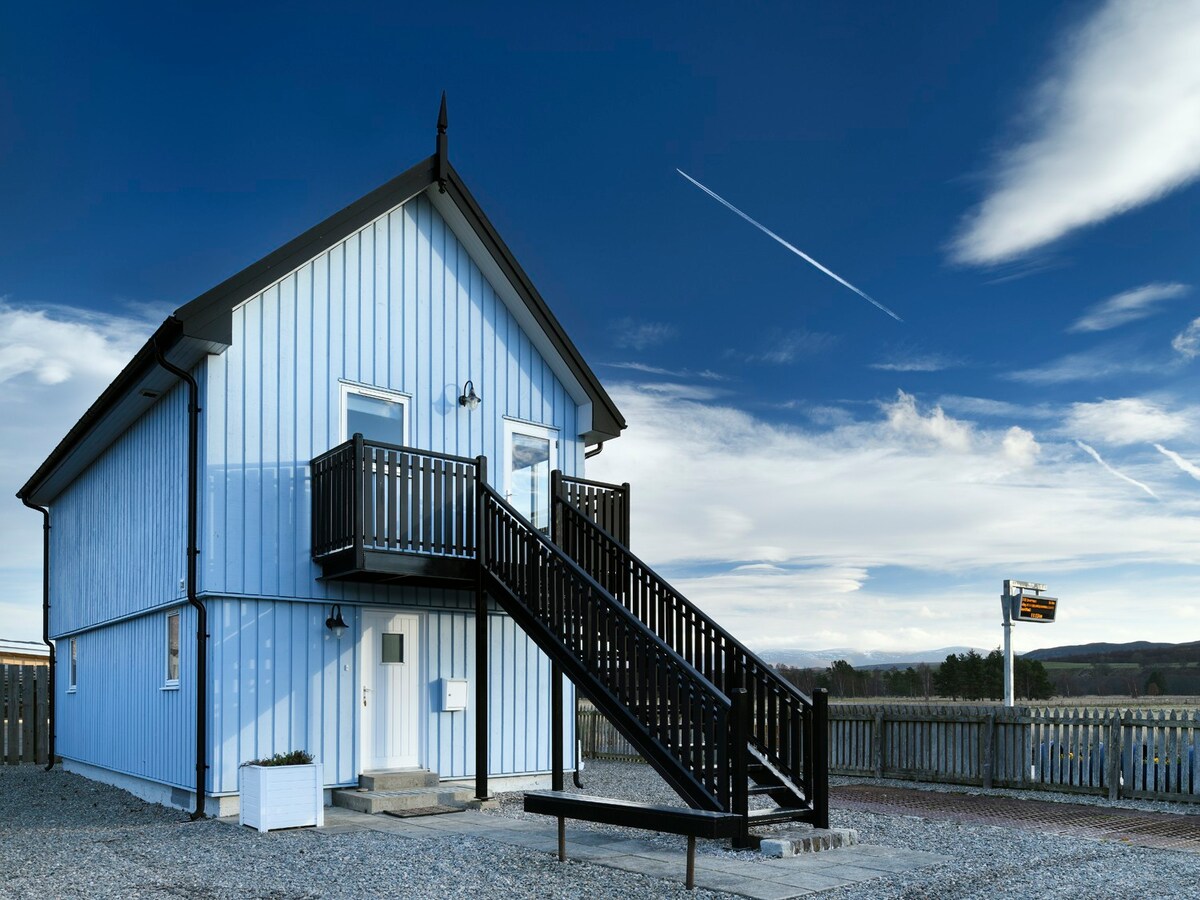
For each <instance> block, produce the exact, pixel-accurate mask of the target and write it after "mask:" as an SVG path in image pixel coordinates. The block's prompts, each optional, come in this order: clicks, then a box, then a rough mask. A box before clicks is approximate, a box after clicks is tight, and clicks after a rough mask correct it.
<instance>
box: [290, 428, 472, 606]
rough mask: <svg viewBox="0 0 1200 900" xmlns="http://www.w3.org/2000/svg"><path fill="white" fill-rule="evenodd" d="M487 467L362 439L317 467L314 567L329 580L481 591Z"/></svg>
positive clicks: (319, 459)
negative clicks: (479, 533) (479, 524)
mask: <svg viewBox="0 0 1200 900" xmlns="http://www.w3.org/2000/svg"><path fill="white" fill-rule="evenodd" d="M486 466H487V461H486V459H484V458H482V457H480V458H476V459H470V458H467V457H461V456H449V455H446V454H439V453H429V452H427V451H424V450H416V449H414V448H411V447H401V446H397V445H393V444H384V443H380V442H378V441H368V440H365V439H363V437H362V436H361V435H355V436H354V438H353V439H352V440H349V441H347V442H346V443H344V444H341V445H339V446H337V447H334V448H333V449H332V450H330V451H329V452H327V453H324V454H322V455H321V456H318V457H317V458H316V459H314V460H313V461H312V463H311V467H312V484H313V523H312V526H313V527H312V534H313V546H312V556H313V559H314V560H315V561H316V562H317V563H318V564H320V566H321V569H322V578H325V579H334V580H348V581H362V582H369V583H374V584H396V583H402V584H410V585H432V586H439V587H468V586H473V585H474V583H475V579H476V574H477V573H476V556H475V517H476V504H477V501H478V498H477V490H476V487H477V484H478V481H479V479H480V478H484V479H486V471H487V469H486Z"/></svg>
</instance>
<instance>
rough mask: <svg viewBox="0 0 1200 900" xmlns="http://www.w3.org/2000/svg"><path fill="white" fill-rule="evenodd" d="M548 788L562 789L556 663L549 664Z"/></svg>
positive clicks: (560, 692) (560, 702)
mask: <svg viewBox="0 0 1200 900" xmlns="http://www.w3.org/2000/svg"><path fill="white" fill-rule="evenodd" d="M550 753H551V761H552V763H553V764H552V766H551V768H550V773H551V774H550V789H551V790H553V791H561V790H562V789H563V683H562V671H561V670H560V669H559V668H558V663H551V664H550Z"/></svg>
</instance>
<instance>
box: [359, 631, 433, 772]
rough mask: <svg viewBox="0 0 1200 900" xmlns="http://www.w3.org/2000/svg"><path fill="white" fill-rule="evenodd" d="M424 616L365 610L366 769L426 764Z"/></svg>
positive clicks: (363, 645) (363, 764) (364, 744)
mask: <svg viewBox="0 0 1200 900" xmlns="http://www.w3.org/2000/svg"><path fill="white" fill-rule="evenodd" d="M420 624H421V621H420V618H419V617H417V616H415V615H412V614H411V613H398V612H392V611H391V610H385V609H365V610H363V614H362V629H363V631H362V647H363V653H362V667H363V673H362V674H363V678H362V682H363V683H362V697H361V698H360V702H361V703H362V748H363V752H362V770H363V771H364V772H373V771H377V770H379V769H403V768H409V767H412V766H417V765H420V746H421V693H420V662H421V658H420V651H421V645H420V633H421V631H420Z"/></svg>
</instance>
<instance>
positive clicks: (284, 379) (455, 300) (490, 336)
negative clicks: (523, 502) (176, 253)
mask: <svg viewBox="0 0 1200 900" xmlns="http://www.w3.org/2000/svg"><path fill="white" fill-rule="evenodd" d="M468 378H469V379H471V380H473V382H474V383H475V386H476V389H477V390H478V392H479V393H480V395H481V396H482V397H483V403H482V405H481V406H480V407H479V409H477V410H475V411H474V412H469V411H467V410H464V409H463V408H462V407H460V406H459V405H458V395H459V392H460V389H461V387H462V384H463V383H464V382H465V381H466V380H467V379H468ZM339 380H346V381H351V382H357V383H361V384H368V385H374V386H377V387H381V388H386V389H389V390H393V391H398V392H400V393H404V394H407V395H409V396H410V397H411V398H412V402H411V403H410V404H409V409H408V411H409V419H410V421H409V443H411V444H413V445H414V446H417V447H420V448H422V449H427V450H433V451H436V452H446V453H454V454H459V455H463V456H477V455H479V454H484V455H486V456H487V457H488V458H489V460H490V462H491V467H490V472H491V476H492V479H493V482H494V483H498V480H499V479H500V478H501V477H502V473H501V472H500V468H501V464H502V459H503V440H504V417H505V416H510V417H514V418H520V419H525V420H530V421H534V422H540V423H543V424H546V425H548V426H551V427H553V428H556V429H558V432H559V438H560V446H559V459H560V464H561V465H562V467H563V468H564V469H566V470H567V471H574V470H575V468H576V467H577V466H578V463H579V459H580V457H581V454H582V447H581V446H580V442H579V440H578V433H579V421H578V407H577V404H576V403H575V401H574V400H573V399H572V398H571V396H570V394H569V393H568V392H567V390H566V388H565V387H564V386H563V385H562V383H561V382H559V380H558V379H557V378H556V376H555V375H554V372H553V371H552V369H551V367H550V365H549V364H548V363H547V362H546V360H545V359H543V358H542V356H541V355H540V354H539V353H538V351H537V349H536V348H535V347H534V345H533V343H532V342H531V340H530V339H529V336H528V335H527V334H525V333H524V331H522V329H521V327H520V325H519V324H518V323H517V321H516V319H515V318H513V316H512V315H511V314H510V313H509V311H508V309H507V307H506V306H505V305H504V302H503V301H502V300H501V299H500V298H499V297H498V296H497V294H496V292H495V290H494V289H493V287H492V285H491V284H489V283H488V281H487V279H485V278H484V277H483V275H482V273H481V272H480V270H479V268H478V266H477V265H476V264H475V263H474V261H472V260H471V258H470V256H469V254H468V253H467V251H466V250H465V249H464V248H463V246H462V245H461V244H460V243H459V241H458V240H457V238H456V237H455V236H454V233H453V231H452V230H451V229H450V228H449V227H448V226H447V225H446V222H445V220H444V219H442V217H441V215H440V214H439V213H438V212H437V211H436V210H435V209H434V207H433V205H432V204H431V203H430V202H429V200H428V199H427V198H426V197H424V196H418V197H416V198H414V199H413V200H410V201H409V202H408V203H406V204H405V205H404V206H402V207H399V208H397V209H394V210H392V211H391V212H389V213H387V214H386V215H384V216H382V217H381V218H379V219H378V220H376V221H375V222H374V223H372V224H371V225H368V226H367V227H365V228H364V229H363V230H361V231H360V232H358V233H356V234H354V235H351V236H350V237H348V238H346V239H345V240H344V241H342V242H340V243H339V244H337V245H335V246H334V247H332V248H330V249H329V250H328V251H327V252H325V253H323V254H321V255H320V256H319V257H317V258H316V259H314V260H312V261H311V262H309V263H307V264H305V265H304V266H302V267H300V268H299V269H298V270H296V271H295V272H292V273H291V274H289V275H287V276H286V277H285V278H283V279H282V280H281V281H280V282H279V283H277V284H275V285H273V286H272V287H270V288H268V289H267V290H265V291H263V292H262V293H261V294H259V295H257V296H255V297H253V298H252V299H250V300H249V301H247V302H246V303H245V304H243V305H242V306H240V307H239V308H238V309H236V310H235V311H234V313H233V346H231V347H230V349H229V350H227V351H226V352H225V353H223V354H221V355H220V356H215V357H211V358H210V361H209V365H208V383H207V394H208V396H207V407H206V412H205V415H206V417H207V421H208V423H209V428H208V430H207V435H208V437H207V447H206V458H207V461H208V465H207V469H206V488H205V493H206V496H207V512H206V516H205V527H204V534H205V542H204V543H205V547H206V548H209V551H208V552H206V553H205V554H204V558H203V563H204V565H203V575H202V588H203V589H204V590H205V591H209V592H212V593H215V594H224V595H230V594H233V595H248V596H259V597H297V598H312V599H348V600H364V601H369V600H370V599H371V598H373V597H378V596H380V595H379V594H378V592H377V591H374V590H373V589H371V588H369V587H368V588H362V587H359V586H353V585H338V584H329V585H327V584H324V583H322V582H318V581H317V580H316V579H317V576H318V575H319V570H318V568H317V567H316V566H315V565H314V564H313V563H312V561H311V560H310V558H309V550H310V547H309V543H310V540H309V539H310V521H309V517H310V514H311V513H310V506H309V504H310V502H311V500H310V494H309V480H308V479H309V473H308V461H309V460H310V459H312V458H313V457H314V456H317V455H318V454H320V453H323V452H324V451H326V450H328V449H329V448H330V447H333V446H335V445H336V444H337V443H339V441H340V434H339V431H340V424H341V411H340V403H341V388H340V384H339Z"/></svg>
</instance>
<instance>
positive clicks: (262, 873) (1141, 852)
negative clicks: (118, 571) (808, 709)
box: [0, 762, 1200, 900]
mask: <svg viewBox="0 0 1200 900" xmlns="http://www.w3.org/2000/svg"><path fill="white" fill-rule="evenodd" d="M583 781H584V785H585V790H586V791H587V792H589V793H594V794H597V795H601V796H609V797H624V798H628V799H643V800H647V801H650V802H664V803H676V802H678V801H677V800H676V799H675V797H674V795H673V794H672V793H671V791H670V789H669V788H667V786H666V785H665V784H664V783H663V782H662V780H661V779H660V778H659V777H658V776H657V775H656V774H655V773H654V771H653V770H652V769H650V767H648V766H645V765H642V764H638V763H614V762H606V763H602V762H592V763H590V764H589V766H588V768H587V770H586V771H585V772H584V775H583ZM835 781H840V782H849V781H853V782H854V783H861V781H860V780H858V779H853V780H851V779H835ZM886 783H889V784H899V785H901V786H908V787H921V788H926V789H935V790H936V789H944V790H955V791H962V789H961V788H944V787H941V786H936V785H925V784H922V785H915V784H913V783H912V782H886ZM971 792H972V793H974V792H975V791H971ZM994 793H997V794H999V795H1001V796H1022V795H1027V796H1029V797H1030V798H1031V799H1037V800H1056V799H1061V800H1064V801H1065V802H1089V801H1087V799H1086V798H1080V797H1075V796H1072V795H1056V794H1051V793H1048V792H1042V791H1030V792H1022V793H1017V792H1013V791H996V792H994ZM1099 802H1100V803H1101V805H1106V804H1105V803H1104V802H1103V801H1099ZM1122 805H1128V806H1130V807H1131V808H1137V809H1146V810H1154V811H1173V812H1179V813H1182V814H1189V815H1196V814H1200V810H1194V809H1192V808H1191V807H1184V806H1183V805H1182V804H1164V803H1148V802H1134V801H1130V802H1129V803H1128V804H1122ZM1181 807H1182V808H1181ZM494 814H495V815H497V816H502V817H503V816H510V817H519V818H523V817H525V814H524V813H523V812H522V811H521V809H520V797H519V795H506V796H503V797H502V803H501V808H500V809H499V810H497V811H496V812H495V813H494ZM831 817H832V819H833V821H832V824H833V825H834V826H836V827H848V828H855V829H857V830H858V833H859V839H860V841H862V842H863V843H869V844H881V845H884V846H889V847H896V848H906V849H913V850H926V851H932V852H935V853H941V854H944V855H947V856H950V857H951V858H952V862H950V863H948V864H943V865H937V866H932V867H929V868H925V869H920V870H917V871H914V872H910V873H907V874H902V875H893V876H888V877H885V878H879V879H875V880H873V881H867V882H861V883H859V884H856V885H854V886H853V887H850V888H845V889H841V890H837V891H827V892H824V893H822V894H821V895H820V896H821V897H823V898H839V900H840V898H846V900H849V898H854V900H860V898H865V900H873V898H892V897H904V898H918V897H920V898H925V897H933V898H942V897H945V898H978V900H983V898H989V900H990V898H994V897H1028V896H1037V897H1039V898H1041V897H1072V898H1075V897H1079V896H1081V895H1082V896H1087V897H1088V900H1098V898H1124V897H1134V896H1137V897H1142V896H1153V897H1156V898H1193V897H1196V896H1197V895H1198V894H1200V854H1194V853H1184V852H1176V851H1169V850H1149V849H1143V848H1138V847H1131V846H1128V845H1124V844H1119V843H1115V842H1108V841H1095V840H1086V839H1080V838H1069V837H1060V836H1055V835H1044V834H1038V833H1034V832H1029V831H1022V830H1019V829H1010V828H996V827H988V826H974V825H955V824H953V823H949V822H941V821H929V820H923V819H919V818H915V817H912V816H884V815H876V814H870V813H856V812H848V811H844V810H838V809H836V807H835V808H834V810H833V811H832V814H831ZM538 818H541V817H538ZM575 825H576V827H580V828H584V827H586V828H594V829H598V830H611V831H615V832H621V831H623V830H622V829H617V828H613V827H611V826H601V825H590V824H587V823H575ZM636 833H637V834H638V835H639V836H642V837H647V836H650V833H649V832H640V831H639V832H636ZM654 840H655V841H656V842H658V843H660V844H661V845H662V846H663V847H664V848H669V849H676V850H680V851H681V850H682V849H683V839H682V838H676V837H673V836H655V837H654ZM699 852H700V853H701V854H705V855H711V854H732V853H733V851H730V850H729V849H728V848H726V847H725V846H723V845H721V844H720V843H718V842H706V841H702V842H700V847H699ZM735 855H737V856H740V857H743V858H753V854H750V853H749V852H746V851H741V852H739V853H737V854H735ZM0 860H2V861H3V866H0V898H14V900H15V898H30V900H34V898H36V900H45V898H46V897H121V898H126V897H128V898H143V897H155V898H160V897H164V896H178V897H184V896H186V897H189V898H190V897H197V898H225V897H228V898H234V897H237V898H270V900H292V898H297V900H298V898H316V897H348V898H357V897H412V898H417V897H419V898H443V897H444V898H455V897H464V898H465V897H471V898H490V897H503V898H509V897H513V898H517V897H548V898H577V897H587V898H588V900H607V898H644V897H675V898H693V900H718V898H728V897H729V895H727V894H719V893H713V892H706V891H695V892H693V893H689V892H687V891H685V890H684V889H683V886H682V885H680V884H678V883H674V884H672V883H670V882H664V881H660V880H657V879H650V878H643V877H640V876H637V875H633V874H630V873H625V872H621V871H617V870H613V869H606V868H603V867H600V866H594V865H590V864H588V863H584V862H575V861H573V862H572V863H571V864H570V865H568V866H561V865H559V864H558V862H557V861H556V860H555V859H554V858H553V856H552V855H551V854H545V853H537V852H531V851H527V850H523V849H520V848H515V847H507V846H504V845H500V844H495V843H492V842H489V841H483V840H476V839H470V838H462V837H458V836H454V837H449V838H441V837H430V838H420V839H417V838H409V837H404V836H400V835H393V834H381V833H378V832H358V833H352V834H339V835H330V836H319V835H317V834H315V833H314V832H313V831H312V830H301V831H291V832H277V833H273V834H269V835H264V836H260V835H258V834H257V833H255V832H252V831H250V830H249V829H238V828H235V827H231V826H229V825H226V824H223V823H220V822H215V821H212V820H209V821H205V822H198V823H193V822H190V821H188V819H187V817H186V815H185V814H183V813H180V812H178V811H174V810H168V809H164V808H163V807H159V806H153V805H150V804H146V803H143V802H142V801H140V800H137V799H136V798H134V797H132V796H131V795H129V794H127V793H125V792H123V791H119V790H116V789H115V788H110V787H106V786H104V785H99V784H95V783H93V782H90V781H87V780H86V779H83V778H79V777H78V776H74V775H69V774H67V773H64V772H62V771H61V770H58V769H56V770H54V771H53V772H49V773H46V772H43V771H42V770H41V769H40V768H39V767H35V766H0Z"/></svg>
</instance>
